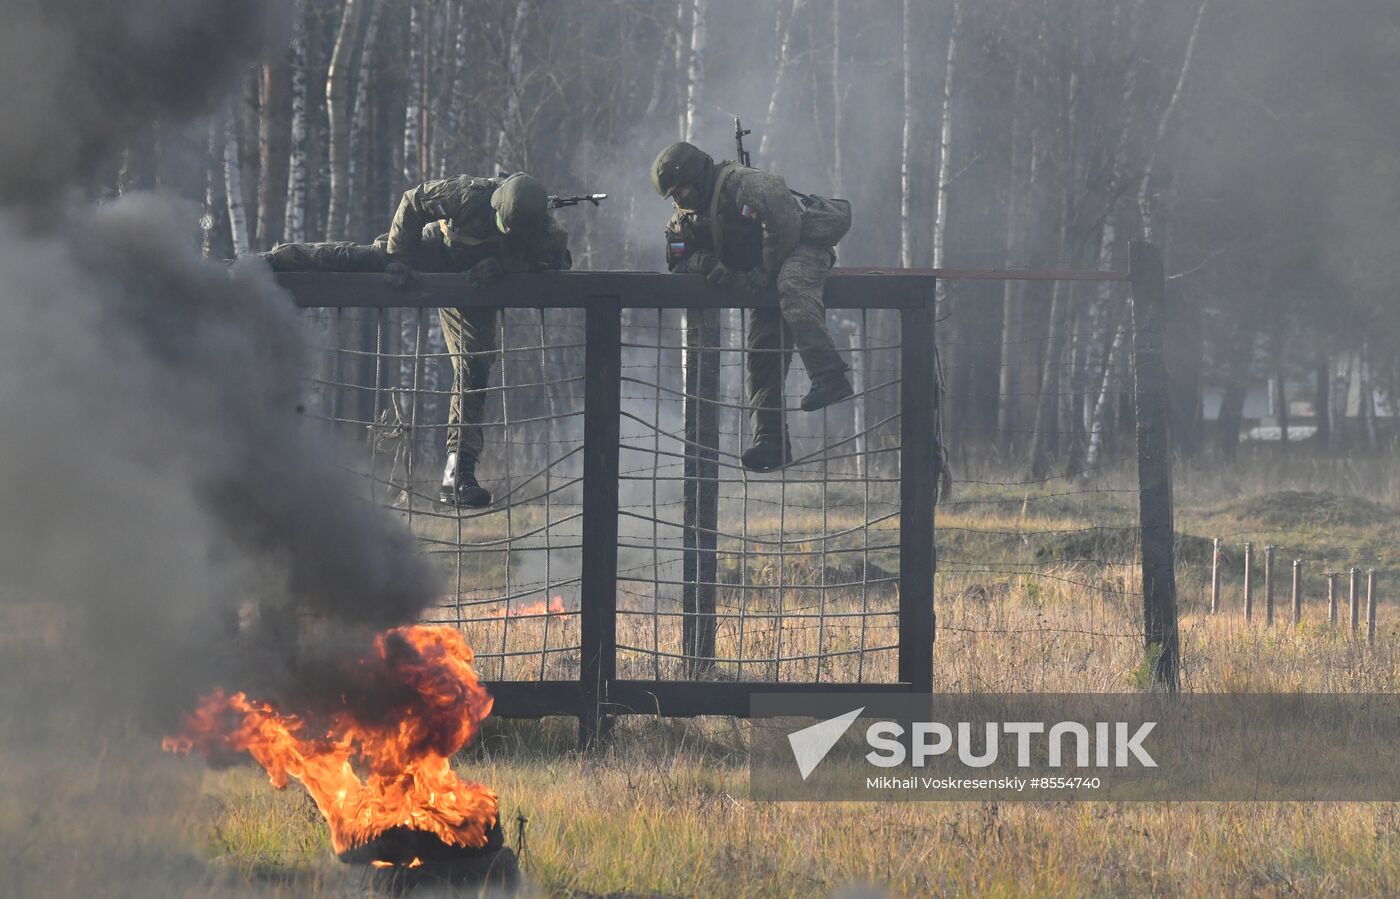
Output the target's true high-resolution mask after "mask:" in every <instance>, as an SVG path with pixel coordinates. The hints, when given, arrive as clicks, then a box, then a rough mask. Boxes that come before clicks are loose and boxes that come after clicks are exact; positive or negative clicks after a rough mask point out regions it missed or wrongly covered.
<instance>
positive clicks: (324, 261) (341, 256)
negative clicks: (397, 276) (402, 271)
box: [263, 241, 389, 272]
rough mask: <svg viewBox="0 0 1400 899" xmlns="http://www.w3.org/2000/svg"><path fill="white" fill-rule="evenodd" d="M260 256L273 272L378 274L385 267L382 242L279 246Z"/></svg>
mask: <svg viewBox="0 0 1400 899" xmlns="http://www.w3.org/2000/svg"><path fill="white" fill-rule="evenodd" d="M263 255H264V256H265V257H266V259H267V261H268V263H269V264H270V265H271V266H272V270H273V271H274V272H382V271H384V269H385V267H386V266H388V264H389V254H388V252H387V251H386V250H385V248H384V244H383V243H382V241H375V242H374V243H372V244H363V243H350V242H349V241H341V242H337V243H283V244H278V245H277V246H275V247H273V248H272V249H271V250H269V251H268V252H267V253H264V254H263Z"/></svg>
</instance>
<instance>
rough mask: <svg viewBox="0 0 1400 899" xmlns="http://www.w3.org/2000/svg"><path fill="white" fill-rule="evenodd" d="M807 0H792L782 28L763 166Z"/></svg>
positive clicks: (761, 149) (762, 144) (763, 139)
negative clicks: (794, 35)
mask: <svg viewBox="0 0 1400 899" xmlns="http://www.w3.org/2000/svg"><path fill="white" fill-rule="evenodd" d="M806 5H807V0H791V2H790V3H789V5H788V12H787V18H786V20H785V24H784V25H783V28H782V38H781V39H780V40H779V42H778V70H777V73H776V74H775V75H774V76H773V90H772V92H771V93H769V95H768V118H767V119H766V121H765V123H764V128H763V135H762V136H761V137H760V138H759V141H758V158H759V159H760V160H762V163H761V165H764V166H767V165H768V164H769V159H770V157H769V149H770V147H771V146H772V143H773V132H774V131H776V130H777V129H778V109H779V108H780V104H781V101H782V94H783V86H784V84H785V82H786V81H787V80H788V69H789V68H791V60H792V28H793V24H794V23H795V22H796V21H797V18H798V16H799V15H801V13H802V10H803V9H804V8H805V7H806Z"/></svg>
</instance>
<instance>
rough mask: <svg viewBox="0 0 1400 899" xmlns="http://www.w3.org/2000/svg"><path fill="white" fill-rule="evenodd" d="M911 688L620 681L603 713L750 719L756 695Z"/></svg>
mask: <svg viewBox="0 0 1400 899" xmlns="http://www.w3.org/2000/svg"><path fill="white" fill-rule="evenodd" d="M910 689H911V688H910V686H909V684H899V683H896V684H888V683H886V684H852V683H832V684H815V683H788V682H784V683H763V682H753V681H737V682H736V681H644V680H617V681H613V682H612V683H611V684H609V685H608V703H607V707H606V708H605V709H604V711H605V712H606V713H607V714H611V715H658V716H660V717H663V718H694V717H698V716H701V715H722V716H725V717H731V718H747V717H749V698H750V697H751V696H752V695H753V694H755V693H908V692H909V691H910Z"/></svg>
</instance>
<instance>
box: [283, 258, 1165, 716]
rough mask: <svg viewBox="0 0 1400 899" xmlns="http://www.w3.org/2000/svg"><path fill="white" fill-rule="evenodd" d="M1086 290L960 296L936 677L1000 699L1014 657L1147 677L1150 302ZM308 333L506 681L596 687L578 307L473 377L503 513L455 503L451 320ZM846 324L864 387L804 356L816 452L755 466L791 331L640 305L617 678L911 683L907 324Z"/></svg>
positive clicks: (486, 471) (942, 516) (794, 392)
mask: <svg viewBox="0 0 1400 899" xmlns="http://www.w3.org/2000/svg"><path fill="white" fill-rule="evenodd" d="M1078 289H1079V288H1065V290H1064V291H1063V293H1060V294H1057V295H1056V299H1055V302H1054V303H1053V304H1052V305H1050V306H1049V307H1048V308H1044V309H1041V310H1040V311H1039V312H1037V311H1035V305H1034V302H1033V301H1034V300H1036V299H1038V298H1034V297H1029V296H1026V297H1023V302H1022V304H1021V305H1020V307H1019V308H1017V309H1016V310H1015V313H1016V315H1017V318H1018V322H1017V324H1019V327H1008V326H1007V319H1006V317H1005V315H1002V316H1000V317H998V316H995V315H988V314H987V312H986V308H987V304H986V303H981V304H980V305H979V304H978V303H972V302H958V298H957V297H956V296H955V297H954V298H953V301H951V302H949V303H946V304H945V306H946V310H947V311H946V313H945V317H944V319H943V320H942V321H941V322H940V324H939V334H940V341H941V343H940V347H939V354H940V356H941V358H942V359H943V362H944V365H945V367H946V368H947V370H948V371H949V374H950V377H949V384H948V388H949V389H948V395H947V398H946V400H945V402H944V404H943V406H942V407H941V409H940V411H941V413H942V432H941V440H942V442H943V443H944V444H945V445H946V446H947V447H948V450H949V452H950V455H951V457H952V461H953V464H954V469H955V472H956V474H957V476H958V478H957V480H958V484H959V486H958V489H957V492H956V495H955V496H954V497H952V498H950V499H945V500H944V501H943V502H942V504H941V506H940V510H939V518H938V523H937V526H938V540H937V544H938V545H937V553H938V565H937V572H936V591H937V595H938V615H939V617H938V630H937V633H938V641H939V642H938V646H939V651H938V665H937V667H936V669H935V670H936V685H937V687H938V688H939V689H977V688H978V685H979V684H980V683H982V682H983V681H984V680H987V681H990V680H992V678H991V677H989V676H985V675H986V668H985V666H987V665H990V664H995V665H998V666H1008V665H1009V666H1014V670H1016V671H1017V672H1020V674H1021V676H1022V677H1023V679H1024V681H1025V683H1024V684H1023V686H1024V688H1025V689H1066V688H1070V687H1073V688H1077V689H1112V688H1115V687H1121V686H1123V684H1121V683H1119V684H1107V683H1105V684H1083V683H1079V682H1078V681H1076V680H1075V672H1076V671H1085V670H1088V666H1087V665H1086V662H1087V660H1089V659H1091V658H1094V657H1096V656H1098V655H1100V654H1102V653H1111V654H1115V656H1117V655H1121V658H1122V659H1123V666H1122V668H1123V673H1124V675H1125V676H1131V669H1132V668H1133V667H1134V666H1136V665H1139V664H1140V662H1141V650H1140V647H1141V640H1142V620H1141V598H1142V595H1141V586H1140V575H1139V570H1138V565H1137V563H1138V558H1139V550H1140V545H1141V533H1140V529H1139V526H1138V521H1137V515H1136V511H1137V502H1136V496H1135V494H1136V493H1137V484H1136V475H1135V471H1134V470H1133V466H1132V464H1131V462H1132V460H1133V459H1134V457H1135V449H1134V442H1133V411H1132V375H1131V369H1130V365H1129V362H1130V360H1129V353H1128V349H1127V348H1128V345H1130V343H1131V341H1129V340H1127V339H1126V336H1125V331H1126V329H1127V328H1128V327H1129V326H1130V324H1129V319H1128V317H1127V316H1126V315H1125V314H1124V313H1123V309H1122V307H1123V305H1124V304H1125V302H1126V296H1125V295H1119V294H1117V293H1115V291H1118V290H1119V288H1117V287H1106V286H1104V285H1098V286H1096V287H1094V288H1093V290H1094V291H1095V293H1094V294H1088V295H1084V296H1080V295H1078V294H1077V293H1076V292H1075V291H1076V290H1078ZM1046 299H1049V298H1048V297H1047V298H1046ZM1006 308H1007V310H1011V309H1012V307H1011V306H1010V305H1009V304H1008V306H1007V307H1006ZM1056 316H1063V317H1062V318H1059V319H1055V317H1056ZM1052 319H1053V320H1054V321H1055V323H1056V327H1046V325H1048V324H1050V323H1051V320H1052ZM308 326H309V328H310V329H311V331H312V336H313V341H314V344H315V345H316V346H317V347H319V349H320V354H319V357H318V365H317V367H316V370H315V371H314V372H313V375H312V378H311V385H310V387H311V390H310V393H311V396H310V399H309V401H308V404H309V407H310V409H311V412H312V414H314V415H316V416H317V417H319V418H321V419H323V420H324V421H325V422H326V425H327V427H329V428H332V429H336V430H339V431H341V432H343V433H344V434H345V435H346V436H349V437H351V438H352V439H353V442H354V444H355V445H356V446H358V447H359V448H360V450H361V453H362V455H361V458H360V459H358V460H356V463H355V469H356V471H357V472H359V473H360V474H362V476H363V477H364V481H365V483H366V489H367V493H368V495H369V496H370V497H371V498H372V499H373V500H374V501H375V502H378V503H380V504H382V505H385V506H387V507H389V508H391V509H392V510H394V512H395V513H396V514H398V515H400V516H401V517H402V518H403V519H404V520H405V522H406V523H407V524H408V525H409V526H410V527H411V528H412V529H413V530H414V532H415V533H416V534H417V535H418V538H419V540H420V542H421V544H422V547H423V549H424V551H425V552H426V553H428V554H429V556H430V557H431V558H433V559H434V561H435V563H436V564H438V565H439V566H440V568H441V570H442V571H443V573H444V576H445V578H446V582H447V584H448V589H447V591H446V593H445V595H444V596H443V597H442V600H441V602H440V603H439V604H438V605H436V606H435V607H434V608H433V609H432V610H431V612H430V615H429V616H428V618H429V620H431V621H435V622H443V623H450V624H453V625H455V626H458V627H461V628H462V629H463V630H464V631H465V632H466V634H467V637H468V639H469V641H470V642H471V643H472V645H473V646H474V647H475V648H476V650H477V654H478V657H479V658H480V659H481V662H482V670H483V672H484V675H485V676H486V677H488V678H491V679H500V680H573V679H576V678H578V677H579V676H580V656H581V653H580V613H579V608H580V599H581V597H580V574H581V568H582V551H581V544H582V540H583V536H582V535H583V533H584V529H585V527H586V522H584V520H583V511H582V472H583V431H584V427H583V425H584V414H585V411H586V410H585V409H584V402H583V380H584V374H585V367H584V358H585V357H584V350H585V347H584V345H583V344H584V316H583V312H582V310H567V309H515V310H507V311H505V312H503V313H501V314H500V316H499V323H498V333H497V335H496V338H497V339H496V341H495V349H493V350H492V351H491V356H492V359H493V361H494V366H493V374H492V376H491V378H490V380H489V381H488V382H487V383H486V384H484V385H473V387H472V389H473V390H474V391H476V392H478V393H479V394H480V395H483V396H485V398H486V404H485V413H484V417H483V420H482V423H481V425H480V427H481V429H482V432H483V435H484V450H483V453H482V458H481V463H480V465H479V467H478V475H479V476H480V477H481V480H482V482H483V483H484V484H486V485H487V486H489V487H490V488H491V489H492V490H493V491H494V492H495V494H496V496H495V502H494V503H493V504H492V505H491V506H490V507H489V508H485V509H461V508H453V507H449V506H444V505H442V504H441V503H439V502H438V497H437V487H438V484H439V482H440V479H441V466H442V462H443V459H442V456H443V448H442V447H443V442H444V437H445V435H446V432H447V427H448V426H447V421H446V420H447V408H448V404H449V400H451V399H452V397H453V378H452V366H451V363H452V357H451V354H449V353H448V351H447V349H446V346H445V344H444V341H443V338H442V333H441V325H440V322H439V321H438V316H437V314H436V312H434V311H433V310H416V309H405V310H392V309H367V310H356V309H344V310H334V309H329V310H311V311H309V312H308ZM828 327H829V330H830V331H831V332H832V333H833V334H834V335H836V337H837V346H838V349H839V351H840V352H841V353H842V355H843V357H844V358H845V359H846V360H847V362H848V363H849V364H850V366H851V372H850V375H851V380H852V383H853V387H854V389H855V396H854V397H853V398H852V399H851V400H848V401H845V402H842V403H839V404H836V405H833V406H830V407H828V408H827V409H825V410H822V411H819V412H816V413H804V412H801V411H800V410H799V408H798V406H797V398H798V397H799V396H801V394H802V392H803V391H804V390H805V389H806V387H807V383H808V379H807V377H806V374H805V371H804V370H803V367H802V364H801V361H800V358H797V357H796V356H794V359H793V364H792V367H791V371H790V372H789V374H788V376H787V380H786V382H785V385H784V391H783V394H784V397H785V400H784V403H783V405H784V408H783V414H784V418H785V421H786V425H787V428H788V432H789V433H790V435H791V439H792V449H793V457H794V461H793V462H792V463H791V464H790V465H788V466H787V467H785V468H782V469H780V470H779V471H776V472H772V473H768V474H755V473H753V472H750V471H747V470H746V469H745V468H744V467H743V465H742V463H741V455H742V453H743V451H744V449H745V448H746V447H747V446H748V445H749V444H750V443H751V442H752V439H753V423H752V421H751V419H750V410H749V408H748V403H747V399H746V396H745V365H746V360H747V359H749V358H750V357H752V356H753V355H755V354H758V353H777V352H788V351H790V348H784V349H753V348H750V347H749V346H748V343H749V341H748V338H749V334H748V329H749V323H748V317H747V316H746V315H745V314H744V313H743V312H742V311H741V310H722V311H720V312H718V313H717V314H716V315H715V319H714V320H713V321H711V322H708V323H706V322H702V321H699V320H691V321H688V320H687V312H686V310H680V309H655V308H648V309H640V308H634V309H627V310H624V313H623V323H622V334H623V345H622V369H621V375H622V376H621V383H620V402H621V405H620V422H619V426H620V440H619V448H618V452H619V459H618V462H619V477H618V509H619V518H618V565H617V575H616V588H617V615H616V673H617V677H619V678H622V679H638V680H655V681H684V680H729V681H744V682H802V683H823V682H827V683H833V682H841V683H871V684H886V683H895V682H897V681H898V680H899V659H898V654H899V644H900V634H899V623H900V616H899V608H900V589H899V587H900V563H899V560H900V517H901V516H900V513H901V509H900V497H901V479H902V476H904V475H906V474H907V472H902V471H901V455H902V454H901V415H900V410H901V396H900V393H901V390H902V388H903V385H902V382H901V377H900V354H901V328H900V315H899V312H898V310H893V309H891V310H884V309H868V310H839V311H833V312H830V313H829V314H828ZM462 361H463V362H466V361H470V360H469V359H464V360H462ZM704 366H711V368H709V369H704V370H702V369H703V367H704ZM706 372H709V373H708V374H707V373H706ZM929 464H930V465H932V464H934V460H932V459H930V460H929ZM707 491H708V493H707ZM707 495H708V496H709V500H708V501H709V502H712V504H713V505H712V508H710V509H709V510H708V511H704V510H702V509H701V508H700V507H701V505H703V503H705V502H706V501H707V500H706V499H705V497H706V496H707ZM932 550H933V547H930V551H932ZM707 635H708V636H707ZM991 637H996V639H994V640H993V639H988V638H991ZM1093 670H1096V671H1100V672H1102V671H1105V670H1114V669H1113V666H1111V665H1110V666H1107V667H1105V666H1103V665H1101V664H1100V665H1096V666H1094V668H1093ZM996 682H997V683H1001V684H1004V683H1005V676H1004V673H1003V674H1002V675H1001V676H999V677H997V678H996Z"/></svg>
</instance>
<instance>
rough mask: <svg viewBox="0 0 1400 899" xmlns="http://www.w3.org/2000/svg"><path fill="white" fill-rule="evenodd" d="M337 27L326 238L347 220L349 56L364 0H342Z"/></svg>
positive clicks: (337, 235) (335, 236)
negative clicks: (342, 4)
mask: <svg viewBox="0 0 1400 899" xmlns="http://www.w3.org/2000/svg"><path fill="white" fill-rule="evenodd" d="M344 2H345V8H344V9H343V10H342V11H341V14H340V28H339V29H338V30H337V31H336V37H335V45H334V47H333V48H332V50H331V62H330V68H329V69H328V70H327V72H326V119H327V123H328V128H327V130H328V132H329V138H330V152H329V156H330V202H329V203H328V205H327V210H326V240H340V239H342V238H343V237H344V235H345V230H346V226H347V224H348V221H347V215H348V212H349V199H350V115H351V111H352V110H351V105H350V104H351V96H350V87H351V77H350V76H351V72H350V60H351V57H352V56H353V55H354V52H355V38H356V35H357V33H358V32H359V27H360V15H361V12H362V11H363V10H364V4H365V2H366V0H344Z"/></svg>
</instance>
